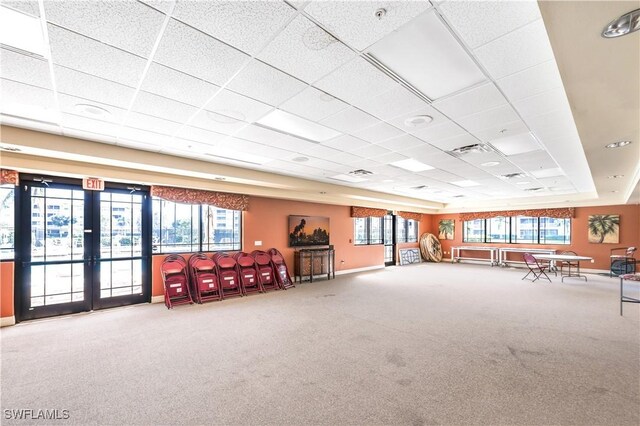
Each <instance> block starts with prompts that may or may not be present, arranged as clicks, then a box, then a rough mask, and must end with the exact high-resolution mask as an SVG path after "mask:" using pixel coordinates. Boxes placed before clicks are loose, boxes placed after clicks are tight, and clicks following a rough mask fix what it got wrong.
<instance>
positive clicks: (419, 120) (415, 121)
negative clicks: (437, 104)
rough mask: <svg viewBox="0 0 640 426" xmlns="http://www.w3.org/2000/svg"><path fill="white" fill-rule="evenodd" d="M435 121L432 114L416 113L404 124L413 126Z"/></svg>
mask: <svg viewBox="0 0 640 426" xmlns="http://www.w3.org/2000/svg"><path fill="white" fill-rule="evenodd" d="M432 121H433V117H432V116H430V115H414V116H413V117H409V118H407V119H405V120H404V125H405V126H407V127H411V128H416V127H421V126H424V125H426V124H429V123H431V122H432Z"/></svg>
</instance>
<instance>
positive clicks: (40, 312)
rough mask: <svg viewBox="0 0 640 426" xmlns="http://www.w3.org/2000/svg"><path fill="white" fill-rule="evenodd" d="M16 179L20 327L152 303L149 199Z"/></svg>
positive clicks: (123, 190) (122, 190)
mask: <svg viewBox="0 0 640 426" xmlns="http://www.w3.org/2000/svg"><path fill="white" fill-rule="evenodd" d="M105 186H106V188H105V190H104V191H85V190H83V189H82V186H81V185H80V184H79V182H77V181H72V180H65V179H61V178H59V179H57V178H32V177H25V178H23V177H22V176H21V186H20V193H21V195H20V203H19V209H20V218H21V219H20V224H19V227H20V228H19V229H20V231H19V232H20V238H19V242H18V247H17V253H18V262H17V267H18V271H17V279H18V281H17V282H18V283H19V284H18V285H17V288H16V291H17V298H18V320H27V319H34V318H43V317H49V316H55V315H62V314H69V313H75V312H83V311H90V310H94V309H102V308H109V307H114V306H121V305H129V304H134V303H141V302H147V301H149V300H150V287H151V285H150V274H149V270H150V269H149V249H150V247H149V246H150V238H149V237H150V229H149V224H150V220H149V215H150V200H149V194H148V191H145V190H141V189H139V188H135V187H133V186H129V187H127V185H120V184H111V185H110V184H107V185H105Z"/></svg>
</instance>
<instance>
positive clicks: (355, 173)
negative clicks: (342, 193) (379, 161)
mask: <svg viewBox="0 0 640 426" xmlns="http://www.w3.org/2000/svg"><path fill="white" fill-rule="evenodd" d="M349 174H350V175H353V176H368V175H372V174H373V172H370V171H369V170H364V169H358V170H352V171H350V172H349Z"/></svg>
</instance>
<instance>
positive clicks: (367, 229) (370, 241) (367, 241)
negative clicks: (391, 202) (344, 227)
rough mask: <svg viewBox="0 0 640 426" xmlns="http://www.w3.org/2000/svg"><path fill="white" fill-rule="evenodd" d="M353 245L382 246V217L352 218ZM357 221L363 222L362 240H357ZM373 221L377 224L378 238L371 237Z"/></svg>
mask: <svg viewBox="0 0 640 426" xmlns="http://www.w3.org/2000/svg"><path fill="white" fill-rule="evenodd" d="M353 219H354V220H353V245H355V246H373V245H382V244H384V218H383V217H373V216H369V217H354V218H353ZM358 221H364V238H363V239H361V238H358V237H357V234H356V230H357V223H358ZM374 221H378V222H379V228H378V229H379V230H380V231H379V235H378V238H375V239H374V238H373V237H372V232H371V230H372V226H371V224H372V223H373V222H374Z"/></svg>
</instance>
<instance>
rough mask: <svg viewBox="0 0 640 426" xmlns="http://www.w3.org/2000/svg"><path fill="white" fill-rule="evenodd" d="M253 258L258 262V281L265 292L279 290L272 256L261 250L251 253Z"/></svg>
mask: <svg viewBox="0 0 640 426" xmlns="http://www.w3.org/2000/svg"><path fill="white" fill-rule="evenodd" d="M251 257H253V260H255V261H256V271H258V279H259V280H260V285H261V286H262V289H263V291H269V290H277V289H278V281H277V280H276V274H275V271H274V270H273V263H271V256H269V254H268V253H265V252H264V251H261V250H255V251H252V252H251Z"/></svg>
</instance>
